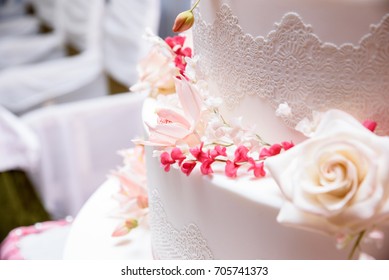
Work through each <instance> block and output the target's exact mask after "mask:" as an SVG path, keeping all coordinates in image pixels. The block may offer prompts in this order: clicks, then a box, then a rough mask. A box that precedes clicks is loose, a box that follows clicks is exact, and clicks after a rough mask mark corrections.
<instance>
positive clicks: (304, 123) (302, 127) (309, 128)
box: [295, 111, 322, 137]
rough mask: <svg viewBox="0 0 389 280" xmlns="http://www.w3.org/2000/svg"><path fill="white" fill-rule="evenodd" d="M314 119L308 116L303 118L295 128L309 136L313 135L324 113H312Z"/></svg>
mask: <svg viewBox="0 0 389 280" xmlns="http://www.w3.org/2000/svg"><path fill="white" fill-rule="evenodd" d="M312 117H313V119H312V120H309V119H308V118H304V119H302V120H301V121H300V122H299V123H298V124H297V125H296V127H295V129H296V130H297V131H299V132H301V133H302V134H304V135H305V136H307V137H311V136H312V135H313V134H314V133H315V130H316V128H317V126H318V125H319V123H320V121H321V118H322V113H319V112H316V111H314V112H313V113H312Z"/></svg>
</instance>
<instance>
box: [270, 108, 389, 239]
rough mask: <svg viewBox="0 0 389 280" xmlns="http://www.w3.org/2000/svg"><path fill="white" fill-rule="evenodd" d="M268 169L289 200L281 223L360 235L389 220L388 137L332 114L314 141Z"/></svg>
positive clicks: (273, 160)
mask: <svg viewBox="0 0 389 280" xmlns="http://www.w3.org/2000/svg"><path fill="white" fill-rule="evenodd" d="M266 166H267V168H268V169H269V171H270V173H271V175H272V176H273V178H274V179H275V181H276V182H277V184H278V185H279V187H280V188H281V191H282V193H283V194H284V196H285V198H286V200H285V203H284V205H283V206H282V208H281V210H280V213H279V215H278V217H277V220H278V221H279V222H281V223H285V224H288V225H293V226H299V227H304V228H308V229H312V230H318V231H321V232H325V233H328V234H338V233H345V234H356V233H359V232H361V231H363V230H365V229H368V228H370V227H372V226H374V225H376V224H378V223H381V222H383V221H384V220H386V219H388V218H389V137H380V136H377V135H376V134H374V133H372V132H371V131H369V130H368V129H366V128H365V127H364V126H363V125H362V124H360V123H359V122H358V121H357V120H355V119H354V118H353V117H351V116H350V115H348V114H346V113H344V112H342V111H337V110H331V111H328V112H327V113H325V114H324V115H323V116H322V119H321V122H320V124H319V126H318V127H317V129H316V131H315V133H314V134H313V136H312V138H310V139H308V140H306V141H304V142H303V143H301V144H299V145H296V146H295V147H293V148H292V149H290V150H288V151H286V152H284V153H281V154H280V155H278V156H275V157H272V158H268V159H267V160H266Z"/></svg>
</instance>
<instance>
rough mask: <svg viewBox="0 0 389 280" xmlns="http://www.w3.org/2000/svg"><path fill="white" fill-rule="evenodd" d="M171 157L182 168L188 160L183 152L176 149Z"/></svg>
mask: <svg viewBox="0 0 389 280" xmlns="http://www.w3.org/2000/svg"><path fill="white" fill-rule="evenodd" d="M170 156H171V158H172V160H174V161H176V162H177V163H178V165H179V166H181V164H182V162H183V161H184V160H185V159H186V156H185V155H184V154H183V152H182V151H181V150H180V149H179V148H177V147H175V148H173V150H172V151H171V153H170Z"/></svg>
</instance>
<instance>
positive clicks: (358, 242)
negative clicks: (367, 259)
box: [348, 230, 366, 260]
mask: <svg viewBox="0 0 389 280" xmlns="http://www.w3.org/2000/svg"><path fill="white" fill-rule="evenodd" d="M365 233H366V231H365V230H364V231H361V232H360V233H359V235H358V238H357V240H356V241H355V243H354V246H353V248H352V250H351V252H350V254H349V256H348V259H349V260H352V259H354V254H355V252H356V250H357V248H358V247H359V245H360V244H361V241H362V238H363V236H364V235H365Z"/></svg>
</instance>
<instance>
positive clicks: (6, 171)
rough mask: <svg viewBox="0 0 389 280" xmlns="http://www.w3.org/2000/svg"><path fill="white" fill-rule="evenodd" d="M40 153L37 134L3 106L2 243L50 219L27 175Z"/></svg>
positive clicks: (0, 140) (0, 151) (0, 138)
mask: <svg viewBox="0 0 389 280" xmlns="http://www.w3.org/2000/svg"><path fill="white" fill-rule="evenodd" d="M39 153H40V145H39V142H38V139H37V137H36V135H35V134H34V132H33V131H32V130H31V129H29V128H28V127H27V126H26V125H24V124H23V123H22V122H21V121H20V120H19V119H18V118H17V117H16V116H14V115H13V114H11V113H10V112H9V111H7V110H6V109H4V108H3V107H1V106H0V155H1V157H0V205H1V209H2V210H1V211H0V242H1V240H2V239H3V238H4V237H5V236H6V235H7V234H8V232H9V231H10V230H12V229H13V228H15V227H18V226H26V225H31V224H33V223H36V222H39V221H44V220H47V219H49V215H48V214H47V212H46V211H45V209H44V208H43V206H42V204H41V201H40V200H39V197H38V196H37V193H36V191H35V189H34V187H33V185H32V184H31V181H30V179H29V178H28V176H27V175H26V172H27V171H32V170H33V169H34V167H35V166H36V164H37V163H38V158H39Z"/></svg>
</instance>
